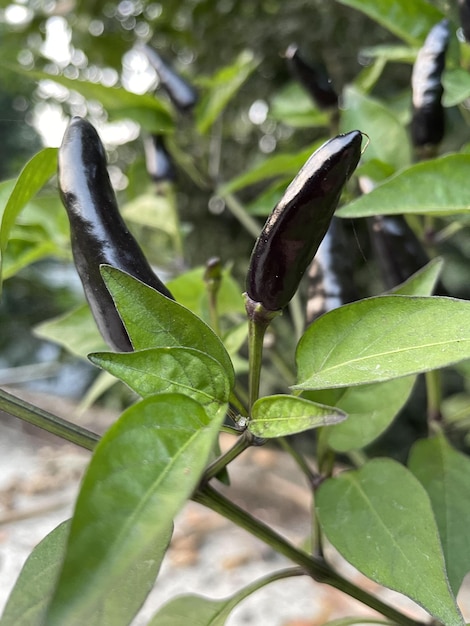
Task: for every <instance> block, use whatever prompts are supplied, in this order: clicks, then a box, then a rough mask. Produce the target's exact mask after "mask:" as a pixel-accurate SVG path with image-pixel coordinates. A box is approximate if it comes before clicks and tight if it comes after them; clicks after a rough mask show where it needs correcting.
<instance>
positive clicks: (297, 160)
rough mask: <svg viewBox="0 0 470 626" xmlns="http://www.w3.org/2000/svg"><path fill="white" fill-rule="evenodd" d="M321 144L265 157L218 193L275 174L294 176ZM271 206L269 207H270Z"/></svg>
mask: <svg viewBox="0 0 470 626" xmlns="http://www.w3.org/2000/svg"><path fill="white" fill-rule="evenodd" d="M321 144H322V142H321V141H319V142H316V143H314V144H313V145H311V146H309V147H308V148H306V149H305V150H302V151H301V152H296V153H294V154H276V155H274V156H272V157H270V158H268V159H265V160H264V161H262V163H260V164H259V165H255V166H254V167H252V168H250V169H249V170H248V172H245V173H244V174H241V175H240V176H237V177H236V178H234V179H233V180H231V181H229V182H228V183H226V184H225V185H223V187H221V188H220V189H219V194H220V195H221V196H224V195H226V194H228V193H233V192H235V191H238V190H239V189H243V188H244V187H248V186H249V185H254V184H255V183H259V182H261V181H264V180H269V179H272V178H274V177H275V176H283V177H286V176H292V177H293V176H295V175H296V174H297V172H298V171H299V169H300V168H301V167H302V165H304V163H305V161H306V160H307V159H308V158H309V157H310V156H311V154H312V153H313V152H315V150H316V149H317V148H318V147H319V146H320V145H321ZM272 208H273V207H271V209H272Z"/></svg>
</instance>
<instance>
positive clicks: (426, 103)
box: [411, 20, 450, 148]
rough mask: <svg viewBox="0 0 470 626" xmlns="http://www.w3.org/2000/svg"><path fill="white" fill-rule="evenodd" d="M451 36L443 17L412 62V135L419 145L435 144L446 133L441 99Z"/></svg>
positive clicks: (413, 140) (416, 145) (414, 141)
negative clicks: (413, 62) (443, 74)
mask: <svg viewBox="0 0 470 626" xmlns="http://www.w3.org/2000/svg"><path fill="white" fill-rule="evenodd" d="M449 37H450V32H449V21H448V20H441V21H440V22H438V23H437V24H436V25H435V26H433V28H432V29H431V30H430V31H429V34H428V36H427V37H426V41H425V42H424V45H423V47H422V48H421V49H420V50H419V52H418V56H417V57H416V61H415V64H414V66H413V73H412V76H411V90H412V95H413V116H412V120H411V139H412V142H413V145H414V146H415V147H417V148H419V147H422V146H427V145H428V146H429V145H431V146H436V145H438V144H439V143H440V141H441V140H442V137H443V136H444V109H443V107H442V103H441V99H442V94H443V92H444V89H443V87H442V83H441V77H442V72H443V71H444V67H445V58H446V52H447V47H448V45H449Z"/></svg>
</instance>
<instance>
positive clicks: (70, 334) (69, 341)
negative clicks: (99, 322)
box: [34, 304, 106, 359]
mask: <svg viewBox="0 0 470 626" xmlns="http://www.w3.org/2000/svg"><path fill="white" fill-rule="evenodd" d="M34 334H35V335H36V336H37V337H41V338H42V339H47V340H48V341H53V342H54V343H58V344H59V345H61V346H63V347H64V348H65V349H66V350H68V351H69V352H70V353H71V354H74V355H75V356H78V357H80V358H82V359H85V358H86V357H87V355H88V353H89V352H97V351H99V350H106V343H105V342H104V341H103V338H102V336H101V335H100V332H99V330H98V328H97V326H96V323H95V320H94V319H93V316H92V314H91V311H90V307H89V306H88V305H87V304H82V305H81V306H80V307H78V308H77V309H73V311H68V312H67V313H64V314H63V315H60V316H58V317H55V318H53V319H50V320H47V321H46V322H42V323H41V324H38V325H37V326H35V328H34Z"/></svg>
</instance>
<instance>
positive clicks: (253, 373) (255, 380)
mask: <svg viewBox="0 0 470 626" xmlns="http://www.w3.org/2000/svg"><path fill="white" fill-rule="evenodd" d="M268 325H269V322H267V321H266V322H265V321H263V320H259V319H253V318H250V319H249V321H248V358H249V363H250V364H249V385H248V388H249V391H248V393H249V401H248V405H249V411H251V407H252V406H253V404H254V403H255V402H256V400H257V399H258V397H259V385H260V380H261V365H262V360H263V339H264V334H265V332H266V329H267V327H268Z"/></svg>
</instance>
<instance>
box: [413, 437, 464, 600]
mask: <svg viewBox="0 0 470 626" xmlns="http://www.w3.org/2000/svg"><path fill="white" fill-rule="evenodd" d="M409 468H410V470H411V471H412V472H413V474H414V475H415V476H416V478H417V479H418V480H419V481H420V483H421V484H422V485H423V487H424V488H425V489H426V491H427V493H428V495H429V498H430V499H431V506H432V508H433V511H434V515H435V518H436V522H437V527H438V529H439V534H440V536H441V542H442V547H443V550H444V556H445V560H446V564H447V573H448V576H449V584H450V587H451V589H452V590H453V592H454V594H455V595H457V593H458V591H459V589H460V586H461V584H462V580H463V578H464V576H465V575H466V574H467V573H468V572H469V571H470V536H469V534H468V520H469V519H470V459H469V458H468V456H465V455H464V454H461V453H460V452H457V450H454V448H452V447H451V446H450V445H449V443H448V442H447V441H446V439H445V437H443V436H439V437H433V438H432V439H426V440H422V441H418V442H417V443H416V444H415V445H414V446H413V448H412V451H411V454H410V459H409Z"/></svg>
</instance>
